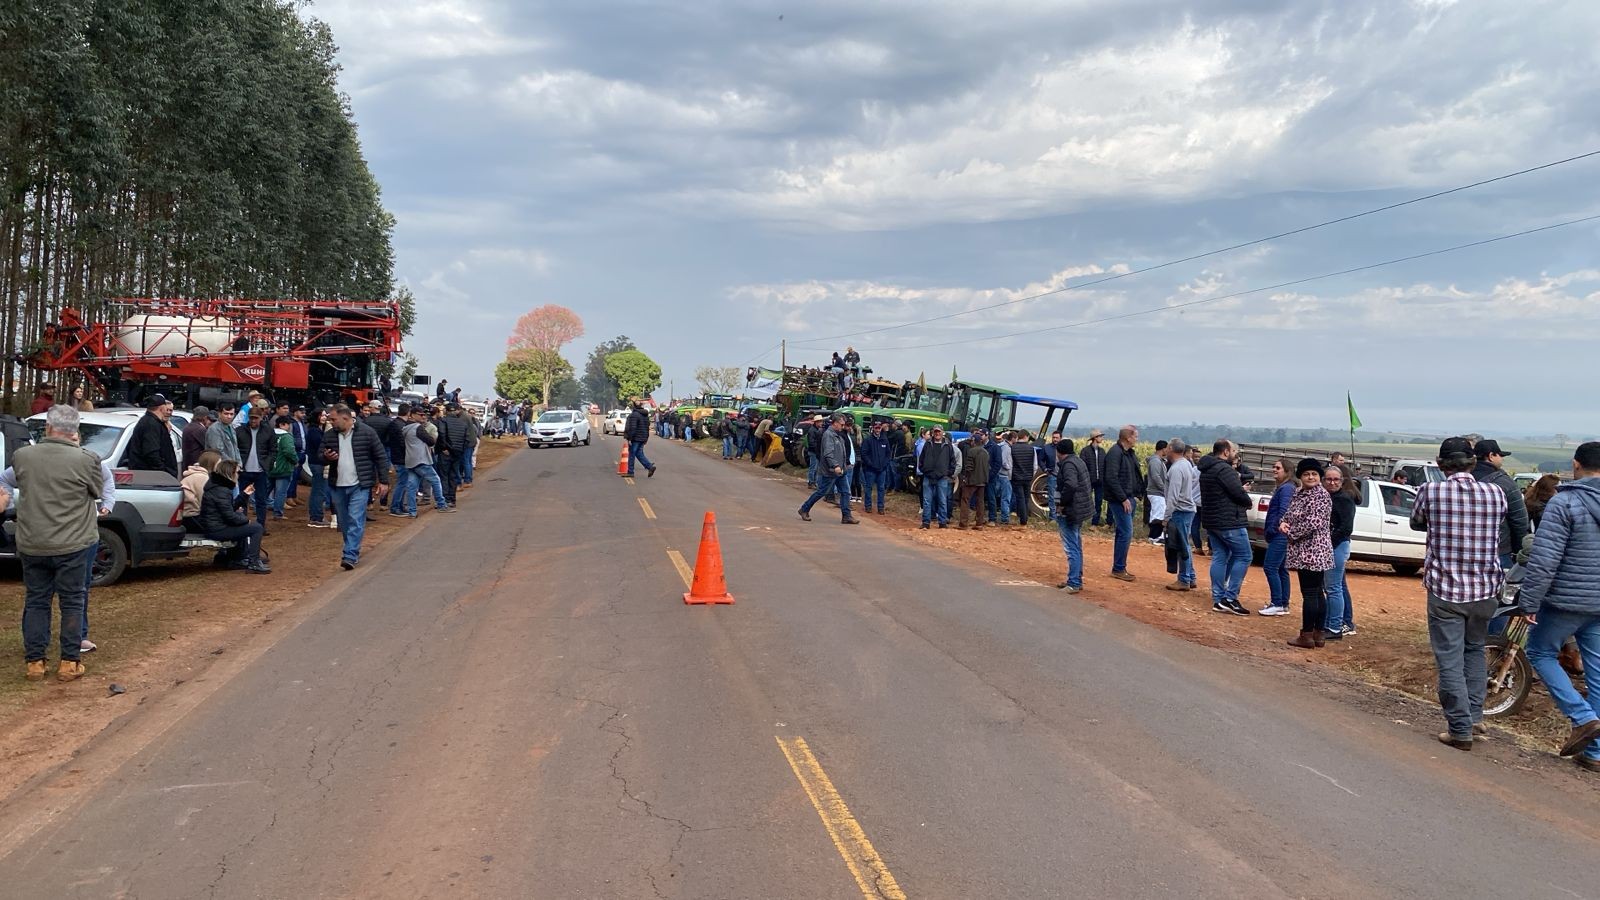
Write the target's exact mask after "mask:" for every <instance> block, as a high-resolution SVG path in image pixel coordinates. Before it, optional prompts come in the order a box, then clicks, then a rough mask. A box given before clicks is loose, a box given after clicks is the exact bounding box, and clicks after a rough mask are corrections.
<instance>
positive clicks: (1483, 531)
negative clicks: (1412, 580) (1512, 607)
mask: <svg viewBox="0 0 1600 900" xmlns="http://www.w3.org/2000/svg"><path fill="white" fill-rule="evenodd" d="M1473 464H1474V459H1473V453H1472V445H1471V444H1470V443H1468V441H1467V439H1466V438H1460V437H1453V438H1446V439H1445V440H1444V442H1443V443H1441V444H1440V445H1439V468H1440V469H1441V470H1442V471H1443V472H1444V473H1445V474H1446V475H1447V476H1449V477H1447V478H1446V479H1445V480H1444V481H1436V482H1430V483H1428V484H1424V485H1420V486H1418V488H1417V502H1416V505H1415V506H1413V507H1412V509H1411V527H1413V528H1416V529H1418V530H1421V531H1426V532H1427V533H1428V541H1427V551H1426V554H1425V555H1424V556H1423V564H1422V583H1423V585H1424V586H1425V587H1426V588H1427V589H1428V643H1429V644H1430V645H1432V647H1433V658H1434V662H1435V664H1436V665H1437V666H1438V667H1439V705H1440V706H1441V707H1443V709H1444V717H1445V721H1446V722H1447V723H1448V724H1449V729H1450V730H1449V731H1447V732H1445V733H1444V734H1441V735H1439V742H1440V743H1442V744H1446V745H1448V746H1450V747H1454V748H1455V749H1457V750H1471V749H1472V739H1473V735H1475V734H1477V733H1479V732H1480V730H1481V729H1482V728H1483V698H1484V695H1485V694H1486V693H1487V692H1488V688H1489V674H1488V669H1487V667H1486V663H1485V661H1484V654H1483V647H1484V644H1485V642H1486V641H1487V640H1488V636H1489V619H1490V617H1492V616H1493V615H1494V610H1495V607H1496V605H1498V603H1499V597H1500V590H1501V588H1502V587H1504V585H1505V572H1504V571H1503V570H1502V569H1501V568H1500V556H1499V552H1498V551H1499V546H1500V522H1501V520H1502V519H1504V518H1505V515H1506V498H1505V494H1503V493H1501V491H1500V489H1499V488H1497V487H1495V486H1494V485H1492V484H1485V483H1482V482H1480V481H1478V480H1477V479H1475V478H1473V477H1472V467H1473Z"/></svg>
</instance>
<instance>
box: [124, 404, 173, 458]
mask: <svg viewBox="0 0 1600 900" xmlns="http://www.w3.org/2000/svg"><path fill="white" fill-rule="evenodd" d="M171 417H172V402H171V401H170V400H168V399H167V398H166V397H164V396H162V395H160V394H151V395H150V396H149V397H148V398H146V399H145V401H144V415H142V416H140V417H139V421H138V422H135V423H134V425H133V435H132V436H131V437H130V438H129V439H128V449H127V450H126V451H124V452H123V454H122V465H123V467H124V468H128V469H138V470H142V471H146V472H166V473H167V474H169V475H171V476H172V477H173V478H177V477H178V472H179V469H178V451H177V448H175V447H173V446H172V431H171V429H170V427H169V426H168V425H167V420H168V419H170V418H171Z"/></svg>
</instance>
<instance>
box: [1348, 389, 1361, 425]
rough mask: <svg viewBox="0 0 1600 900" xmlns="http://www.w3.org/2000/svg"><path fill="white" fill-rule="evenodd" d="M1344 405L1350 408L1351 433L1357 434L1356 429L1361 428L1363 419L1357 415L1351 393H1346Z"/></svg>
mask: <svg viewBox="0 0 1600 900" xmlns="http://www.w3.org/2000/svg"><path fill="white" fill-rule="evenodd" d="M1344 403H1345V406H1347V407H1349V408H1350V433H1351V434H1355V433H1356V429H1357V428H1360V427H1361V417H1360V416H1358V415H1356V404H1355V401H1354V400H1351V399H1350V392H1349V391H1345V394H1344Z"/></svg>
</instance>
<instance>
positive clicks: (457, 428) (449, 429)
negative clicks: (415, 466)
mask: <svg viewBox="0 0 1600 900" xmlns="http://www.w3.org/2000/svg"><path fill="white" fill-rule="evenodd" d="M436 409H437V408H436ZM433 424H434V425H435V426H436V427H437V428H438V429H439V443H438V445H437V446H435V447H434V448H433V453H434V456H435V458H436V462H435V468H437V469H438V470H439V479H440V480H441V481H443V482H444V499H445V501H446V502H448V503H449V504H450V505H451V506H455V505H456V488H457V487H459V486H460V485H461V458H462V457H463V456H464V455H466V452H467V423H465V422H463V421H461V420H460V419H458V418H456V415H455V410H454V408H446V410H445V411H444V412H442V413H440V414H439V415H438V416H437V417H436V418H435V419H434V420H433Z"/></svg>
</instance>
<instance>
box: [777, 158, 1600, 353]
mask: <svg viewBox="0 0 1600 900" xmlns="http://www.w3.org/2000/svg"><path fill="white" fill-rule="evenodd" d="M1592 156H1600V150H1591V151H1589V152H1588V153H1580V154H1578V155H1577V156H1569V157H1567V158H1566V159H1558V160H1556V161H1554V162H1547V163H1544V164H1542V165H1537V166H1531V167H1529V168H1526V169H1518V170H1517V171H1515V172H1508V173H1506V174H1504V175H1497V176H1495V177H1494V178H1485V179H1483V180H1482V181H1474V182H1472V183H1471V184H1463V185H1460V186H1459V187H1453V188H1450V189H1448V190H1443V191H1435V192H1434V193H1431V194H1424V195H1423V196H1421V197H1412V198H1411V199H1410V200H1402V201H1400V202H1399V203H1391V204H1389V205H1387V206H1379V207H1376V208H1374V209H1369V210H1364V211H1362V212H1358V213H1352V214H1350V215H1348V216H1340V217H1339V218H1337V219H1329V220H1327V221H1326V222H1318V223H1316V224H1315V225H1306V226H1303V227H1301V228H1294V229H1291V230H1289V231H1280V232H1278V233H1277V234H1270V235H1267V236H1266V237H1259V238H1256V239H1254V240H1249V241H1245V242H1243V243H1239V244H1233V245H1231V246H1227V247H1220V248H1218V249H1216V250H1207V251H1206V252H1204V253H1196V254H1194V255H1193V256H1185V257H1183V258H1182V259H1172V260H1168V261H1166V262H1164V263H1158V264H1156V265H1153V266H1145V267H1143V268H1140V269H1132V270H1130V271H1127V272H1119V273H1117V274H1115V275H1108V276H1106V277H1104V278H1097V279H1095V280H1093V281H1085V282H1081V283H1079V284H1073V285H1068V286H1066V287H1059V288H1055V289H1054V290H1049V291H1044V292H1042V293H1038V294H1032V295H1030V296H1027V297H1017V298H1015V299H1012V300H1005V301H1002V302H1000V303H993V304H990V305H988V306H980V307H977V308H975V309H965V310H962V311H960V312H953V313H946V314H944V315H941V316H933V317H931V318H927V319H916V320H913V321H910V322H902V323H900V324H898V325H885V326H883V327H881V328H868V329H865V330H863V331H851V332H847V333H845V334H833V335H828V336H827V337H819V338H809V339H806V340H802V341H796V342H795V343H797V344H812V343H822V342H826V341H837V340H842V339H844V338H853V337H859V336H861V335H864V334H878V333H880V332H884V331H896V330H898V329H901V328H910V327H912V326H915V325H927V324H929V323H930V322H941V321H944V320H946V319H956V318H960V317H962V316H970V315H972V314H973V313H980V312H988V311H989V310H991V309H1000V308H1002V307H1006V306H1013V305H1015V304H1018V303H1029V302H1032V301H1034V300H1040V299H1043V298H1045V297H1052V296H1054V295H1056V294H1062V293H1066V292H1067V291H1077V290H1082V289H1084V288H1090V287H1094V286H1096V285H1101V284H1105V283H1107V282H1110V281H1117V280H1118V279H1122V278H1129V277H1132V276H1134V275H1142V274H1144V273H1146V272H1154V271H1157V270H1159V269H1166V268H1170V267H1172V266H1177V265H1182V264H1183V263H1187V262H1194V261H1195V260H1197V259H1206V258H1208V257H1212V256H1219V255H1221V254H1224V253H1231V252H1233V251H1235V250H1243V249H1244V248H1246V247H1254V246H1256V245H1258V244H1265V243H1267V242H1269V241H1276V240H1279V239H1281V238H1286V237H1293V236H1294V235H1297V234H1305V233H1306V232H1308V231H1316V230H1317V229H1319V228H1327V227H1329V226H1331V225H1339V224H1341V223H1344V222H1351V221H1354V220H1356V219H1360V218H1363V217H1365V216H1373V215H1377V214H1378V213H1382V212H1389V211H1390V210H1394V209H1399V208H1401V207H1402V206H1410V205H1412V204H1414V203H1422V202H1424V201H1427V200H1435V199H1438V198H1439V197H1445V196H1448V195H1450V194H1458V193H1460V192H1462V191H1468V190H1472V189H1473V188H1479V187H1483V186H1484V185H1486V184H1494V183H1495V182H1497V181H1505V180H1506V179H1509V178H1516V177H1517V176H1519V175H1527V174H1529V173H1531V172H1539V171H1542V170H1544V169H1553V168H1555V167H1556V166H1564V165H1566V164H1567V163H1572V162H1577V161H1579V160H1583V159H1588V158H1590V157H1592Z"/></svg>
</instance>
